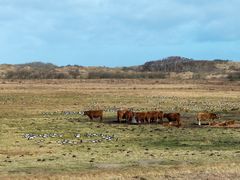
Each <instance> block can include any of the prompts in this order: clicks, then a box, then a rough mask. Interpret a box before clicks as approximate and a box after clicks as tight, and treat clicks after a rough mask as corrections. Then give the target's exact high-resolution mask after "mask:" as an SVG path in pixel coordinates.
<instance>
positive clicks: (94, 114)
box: [83, 110, 103, 121]
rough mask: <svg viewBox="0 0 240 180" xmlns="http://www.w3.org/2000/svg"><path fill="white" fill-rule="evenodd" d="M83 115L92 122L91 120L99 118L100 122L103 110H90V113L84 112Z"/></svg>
mask: <svg viewBox="0 0 240 180" xmlns="http://www.w3.org/2000/svg"><path fill="white" fill-rule="evenodd" d="M83 115H86V116H88V117H89V118H90V119H91V120H93V118H100V120H101V121H102V118H103V110H90V111H84V112H83Z"/></svg>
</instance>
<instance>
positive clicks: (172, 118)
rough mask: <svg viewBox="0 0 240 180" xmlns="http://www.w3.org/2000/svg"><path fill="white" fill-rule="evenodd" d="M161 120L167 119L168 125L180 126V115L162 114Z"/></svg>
mask: <svg viewBox="0 0 240 180" xmlns="http://www.w3.org/2000/svg"><path fill="white" fill-rule="evenodd" d="M163 118H167V119H168V121H169V123H171V122H176V123H177V125H176V126H178V127H179V126H181V123H180V113H164V114H163ZM171 124H172V123H171Z"/></svg>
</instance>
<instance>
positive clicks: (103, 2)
mask: <svg viewBox="0 0 240 180" xmlns="http://www.w3.org/2000/svg"><path fill="white" fill-rule="evenodd" d="M239 7H240V1H239V0H60V1H58V0H0V64H2V63H14V64H17V63H25V62H32V61H43V62H52V63H54V64H57V65H67V64H78V65H87V66H95V65H96V66H99V65H100V66H129V65H138V64H142V63H144V62H145V61H148V60H156V59H160V58H164V57H168V56H172V55H179V56H184V57H189V58H194V59H217V58H220V59H234V60H239V59H240V23H239V17H240V11H239Z"/></svg>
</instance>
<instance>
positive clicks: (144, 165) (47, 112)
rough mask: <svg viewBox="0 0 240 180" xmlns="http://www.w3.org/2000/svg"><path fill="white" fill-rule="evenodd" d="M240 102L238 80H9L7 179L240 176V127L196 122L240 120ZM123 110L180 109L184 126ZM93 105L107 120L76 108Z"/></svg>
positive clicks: (2, 104)
mask: <svg viewBox="0 0 240 180" xmlns="http://www.w3.org/2000/svg"><path fill="white" fill-rule="evenodd" d="M239 102H240V86H239V84H237V83H235V84H234V83H232V84H231V83H228V84H225V83H221V82H220V83H219V82H212V83H196V82H189V83H182V82H180V81H179V82H177V81H176V82H172V83H170V82H165V81H161V80H159V81H156V80H142V81H141V80H59V81H56V80H43V81H40V80H39V81H2V83H1V84H0V121H1V126H0V135H1V138H0V179H173V178H176V179H207V178H209V179H221V178H222V179H239V178H240V165H239V163H240V128H211V127H206V126H203V127H198V126H197V125H196V123H197V122H196V120H195V114H196V112H199V111H206V110H207V111H213V112H216V113H218V114H220V115H221V121H223V120H236V122H237V123H240V103H239ZM117 108H133V109H134V110H135V111H147V110H155V109H157V110H162V111H164V112H180V113H181V116H182V122H183V126H182V127H181V128H174V127H164V126H161V125H159V124H150V125H148V124H144V125H130V124H126V123H121V124H118V123H116V112H115V110H116V109H117ZM88 109H104V110H105V112H104V120H103V123H100V122H99V121H98V120H95V121H92V122H91V121H90V120H88V118H87V117H85V116H82V115H80V114H78V113H77V112H80V111H83V110H88ZM26 134H30V135H29V136H28V135H26ZM24 135H25V137H24ZM30 137H32V138H30ZM107 137H111V138H110V139H107Z"/></svg>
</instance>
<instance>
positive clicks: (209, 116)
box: [196, 112, 219, 126]
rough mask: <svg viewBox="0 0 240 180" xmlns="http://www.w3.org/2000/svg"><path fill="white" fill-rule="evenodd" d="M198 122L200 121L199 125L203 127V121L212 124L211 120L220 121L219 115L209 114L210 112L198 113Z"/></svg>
mask: <svg viewBox="0 0 240 180" xmlns="http://www.w3.org/2000/svg"><path fill="white" fill-rule="evenodd" d="M196 116H197V121H198V125H199V126H201V121H208V123H209V124H210V122H209V121H210V120H211V121H213V120H214V119H218V118H219V116H217V114H215V113H208V112H199V113H197V115H196Z"/></svg>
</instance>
